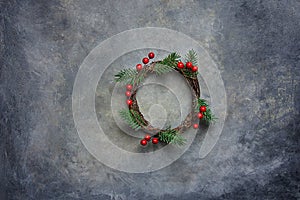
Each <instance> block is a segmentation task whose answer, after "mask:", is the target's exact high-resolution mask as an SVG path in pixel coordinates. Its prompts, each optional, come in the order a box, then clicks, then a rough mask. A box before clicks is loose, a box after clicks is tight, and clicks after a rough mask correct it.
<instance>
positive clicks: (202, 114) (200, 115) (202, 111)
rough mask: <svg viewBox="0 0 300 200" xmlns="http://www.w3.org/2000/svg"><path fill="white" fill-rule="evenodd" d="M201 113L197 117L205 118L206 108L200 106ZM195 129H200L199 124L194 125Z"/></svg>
mask: <svg viewBox="0 0 300 200" xmlns="http://www.w3.org/2000/svg"><path fill="white" fill-rule="evenodd" d="M199 111H200V112H198V113H197V117H198V118H199V119H202V118H203V117H204V112H206V106H200V108H199ZM193 127H194V128H195V129H197V128H198V124H194V125H193Z"/></svg>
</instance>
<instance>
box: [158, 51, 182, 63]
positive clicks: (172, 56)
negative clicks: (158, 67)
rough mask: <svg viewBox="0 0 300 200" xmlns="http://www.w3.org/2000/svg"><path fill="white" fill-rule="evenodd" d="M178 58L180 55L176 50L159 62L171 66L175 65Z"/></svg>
mask: <svg viewBox="0 0 300 200" xmlns="http://www.w3.org/2000/svg"><path fill="white" fill-rule="evenodd" d="M179 58H180V55H178V54H177V53H176V52H174V53H171V54H169V55H168V56H167V57H166V58H164V59H163V60H162V61H160V64H163V65H168V66H171V67H176V66H177V63H178V60H179Z"/></svg>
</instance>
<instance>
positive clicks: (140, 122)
mask: <svg viewBox="0 0 300 200" xmlns="http://www.w3.org/2000/svg"><path fill="white" fill-rule="evenodd" d="M130 112H131V114H132V115H133V117H134V118H135V120H136V121H137V122H138V123H139V124H140V125H142V126H146V125H147V124H146V123H145V120H143V119H142V117H141V115H140V114H139V113H138V112H137V111H135V110H130Z"/></svg>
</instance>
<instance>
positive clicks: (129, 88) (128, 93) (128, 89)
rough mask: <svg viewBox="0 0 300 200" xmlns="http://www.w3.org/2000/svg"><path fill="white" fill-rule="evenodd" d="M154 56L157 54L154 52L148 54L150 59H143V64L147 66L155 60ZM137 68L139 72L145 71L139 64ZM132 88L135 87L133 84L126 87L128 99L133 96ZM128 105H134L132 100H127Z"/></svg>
mask: <svg viewBox="0 0 300 200" xmlns="http://www.w3.org/2000/svg"><path fill="white" fill-rule="evenodd" d="M154 56H155V54H154V53H153V52H150V53H148V58H147V57H145V58H143V59H142V62H143V63H144V64H145V65H146V64H148V63H149V59H153V58H154ZM135 68H136V70H137V71H141V70H142V69H143V65H142V64H140V63H139V64H137V65H136V66H135ZM132 88H133V86H132V85H131V84H127V85H126V89H127V90H126V92H125V95H126V96H127V97H130V96H131V90H132ZM126 104H127V105H128V106H130V105H132V100H131V99H127V100H126Z"/></svg>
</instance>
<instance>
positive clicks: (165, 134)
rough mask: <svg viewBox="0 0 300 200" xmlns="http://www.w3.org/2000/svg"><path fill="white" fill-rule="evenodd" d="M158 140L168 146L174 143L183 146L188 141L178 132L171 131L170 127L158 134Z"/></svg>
mask: <svg viewBox="0 0 300 200" xmlns="http://www.w3.org/2000/svg"><path fill="white" fill-rule="evenodd" d="M158 138H159V140H160V141H162V142H165V143H167V144H169V143H172V144H176V145H183V144H184V143H185V142H186V139H185V138H184V137H182V135H180V134H179V132H178V131H176V130H174V129H171V128H170V127H168V128H167V129H166V130H164V131H160V132H159V133H158Z"/></svg>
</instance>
